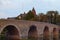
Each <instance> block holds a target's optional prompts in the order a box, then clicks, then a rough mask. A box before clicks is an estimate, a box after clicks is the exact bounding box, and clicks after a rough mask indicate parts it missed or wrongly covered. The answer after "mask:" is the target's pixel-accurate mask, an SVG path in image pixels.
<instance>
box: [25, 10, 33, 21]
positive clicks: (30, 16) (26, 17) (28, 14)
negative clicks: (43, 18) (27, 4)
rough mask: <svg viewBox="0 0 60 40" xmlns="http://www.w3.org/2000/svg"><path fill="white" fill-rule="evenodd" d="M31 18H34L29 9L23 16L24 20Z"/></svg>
mask: <svg viewBox="0 0 60 40" xmlns="http://www.w3.org/2000/svg"><path fill="white" fill-rule="evenodd" d="M32 18H34V14H33V13H32V12H31V11H29V12H28V13H27V15H26V16H25V17H24V19H25V20H30V19H32Z"/></svg>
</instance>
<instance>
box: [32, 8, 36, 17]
mask: <svg viewBox="0 0 60 40" xmlns="http://www.w3.org/2000/svg"><path fill="white" fill-rule="evenodd" d="M32 13H33V14H34V15H35V16H36V11H35V9H34V8H33V9H32Z"/></svg>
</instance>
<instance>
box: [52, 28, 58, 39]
mask: <svg viewBox="0 0 60 40" xmlns="http://www.w3.org/2000/svg"><path fill="white" fill-rule="evenodd" d="M57 33H58V32H57V28H53V40H57V36H58V35H57Z"/></svg>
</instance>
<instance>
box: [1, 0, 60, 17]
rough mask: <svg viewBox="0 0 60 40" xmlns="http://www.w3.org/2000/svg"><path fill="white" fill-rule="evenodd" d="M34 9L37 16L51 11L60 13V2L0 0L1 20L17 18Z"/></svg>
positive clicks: (51, 0) (46, 0) (56, 0)
mask: <svg viewBox="0 0 60 40" xmlns="http://www.w3.org/2000/svg"><path fill="white" fill-rule="evenodd" d="M33 7H34V8H35V10H36V12H37V14H38V13H41V12H43V13H46V12H47V11H49V10H57V11H59V12H60V0H0V18H7V17H15V16H17V15H19V14H20V13H23V12H28V11H29V10H31V9H32V8H33Z"/></svg>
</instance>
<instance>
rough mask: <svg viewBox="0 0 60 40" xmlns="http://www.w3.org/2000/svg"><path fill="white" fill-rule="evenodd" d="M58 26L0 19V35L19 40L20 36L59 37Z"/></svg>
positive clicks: (10, 39)
mask: <svg viewBox="0 0 60 40" xmlns="http://www.w3.org/2000/svg"><path fill="white" fill-rule="evenodd" d="M59 33H60V32H59V26H58V25H54V24H50V23H44V22H35V21H26V20H9V19H4V20H3V19H1V20H0V35H4V36H5V37H6V36H7V37H8V38H7V37H6V39H9V40H17V39H18V40H19V39H22V38H25V39H27V38H35V39H37V38H42V37H43V38H44V39H46V38H47V40H48V39H49V38H56V39H57V38H59V37H60V36H59Z"/></svg>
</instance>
